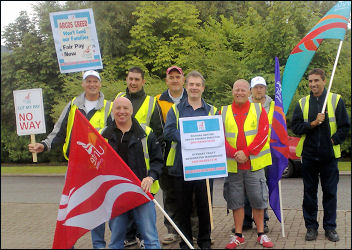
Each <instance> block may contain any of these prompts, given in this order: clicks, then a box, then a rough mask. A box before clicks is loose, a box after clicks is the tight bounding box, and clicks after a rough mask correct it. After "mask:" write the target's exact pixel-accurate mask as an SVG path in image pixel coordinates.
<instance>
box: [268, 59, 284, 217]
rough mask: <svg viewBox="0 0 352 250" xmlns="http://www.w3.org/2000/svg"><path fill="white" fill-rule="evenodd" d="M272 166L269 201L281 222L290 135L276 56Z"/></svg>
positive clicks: (269, 172) (271, 148) (271, 147)
mask: <svg viewBox="0 0 352 250" xmlns="http://www.w3.org/2000/svg"><path fill="white" fill-rule="evenodd" d="M270 151H271V158H272V162H273V163H272V166H271V167H268V173H267V174H268V188H269V203H270V207H271V208H272V209H273V212H274V213H275V215H276V217H277V219H278V220H279V221H280V222H281V213H280V195H279V185H278V183H279V181H280V179H281V177H282V173H283V172H284V170H285V168H286V167H287V163H288V160H287V158H288V154H289V151H288V135H287V127H286V118H285V113H284V111H283V106H282V94H281V83H280V66H279V59H278V58H277V57H275V108H274V115H273V122H272V127H271V135H270Z"/></svg>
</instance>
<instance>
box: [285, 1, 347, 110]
mask: <svg viewBox="0 0 352 250" xmlns="http://www.w3.org/2000/svg"><path fill="white" fill-rule="evenodd" d="M350 12H351V2H350V1H348V2H347V1H339V2H338V3H337V4H336V5H335V6H334V7H332V9H331V10H330V11H329V12H328V13H326V15H325V16H324V17H323V18H322V19H320V21H319V22H318V23H317V24H316V25H315V26H314V27H313V28H312V29H311V30H310V31H309V32H308V34H307V35H306V36H305V37H304V38H303V39H302V40H301V41H300V42H299V43H298V44H297V45H296V47H294V49H293V50H292V51H291V54H290V56H289V57H288V60H287V63H286V66H285V70H284V74H283V77H282V97H283V106H284V112H285V114H287V111H288V108H289V106H290V104H291V101H292V98H293V95H294V94H295V92H296V88H297V86H298V83H299V82H300V81H301V79H302V76H303V74H304V72H305V71H306V69H307V67H308V65H309V64H310V62H311V60H312V58H313V56H314V54H315V52H316V51H317V49H318V48H319V45H320V44H321V42H322V41H323V40H324V39H329V38H330V39H339V40H343V39H344V36H345V33H346V29H347V23H348V19H349V16H350Z"/></svg>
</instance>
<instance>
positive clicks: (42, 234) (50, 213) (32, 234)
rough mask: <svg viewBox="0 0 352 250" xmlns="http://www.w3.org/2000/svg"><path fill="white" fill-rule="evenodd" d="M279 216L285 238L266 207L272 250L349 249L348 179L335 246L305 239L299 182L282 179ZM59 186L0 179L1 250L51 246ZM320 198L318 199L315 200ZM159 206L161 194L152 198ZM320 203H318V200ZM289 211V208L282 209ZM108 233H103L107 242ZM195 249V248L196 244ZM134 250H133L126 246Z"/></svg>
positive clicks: (218, 186) (220, 214)
mask: <svg viewBox="0 0 352 250" xmlns="http://www.w3.org/2000/svg"><path fill="white" fill-rule="evenodd" d="M282 182H283V183H282V187H283V188H282V189H283V204H284V215H285V235H286V237H282V233H281V225H280V224H279V222H278V220H276V219H275V215H274V214H273V211H272V210H271V209H269V210H268V213H269V217H270V220H269V228H270V231H269V233H268V236H269V237H270V238H271V239H272V240H273V242H274V249H307V248H309V249H351V178H350V176H341V178H340V183H339V194H338V195H339V202H338V211H337V225H338V227H337V232H338V234H339V236H340V241H339V242H330V241H328V240H327V239H326V238H325V236H324V230H323V229H322V227H321V226H320V227H319V229H318V232H319V234H318V238H317V240H316V241H305V240H304V235H305V232H306V229H305V226H304V220H303V216H302V209H301V202H302V198H301V197H302V194H303V190H302V188H303V187H302V186H303V185H302V180H301V179H299V178H297V179H284V180H283V181H282ZM222 183H223V181H222V180H220V179H218V180H216V181H215V186H214V205H215V206H214V209H213V217H214V230H213V231H212V236H211V237H212V238H213V239H214V245H213V246H212V248H214V249H223V248H224V247H225V245H226V243H227V242H228V241H229V235H230V234H231V228H232V227H233V219H232V216H231V214H229V215H226V207H225V201H224V199H223V198H222ZM63 185H64V177H63V176H57V177H29V176H27V177H10V176H2V177H1V248H2V249H3V248H4V249H14V248H17V249H48V248H51V246H52V241H53V236H54V232H55V224H56V217H57V211H58V210H57V209H58V201H59V198H60V194H61V191H62V188H63ZM320 197H321V196H320ZM156 199H157V200H158V202H159V203H161V204H162V202H161V193H159V194H158V195H157V197H156ZM320 203H321V202H320ZM288 207H294V208H288ZM322 220H323V211H322V210H321V206H319V212H318V221H319V224H320V225H322ZM157 228H158V233H159V238H162V236H163V235H165V234H166V228H165V226H164V225H163V215H162V213H161V212H160V211H159V210H158V209H157ZM244 236H245V239H246V244H244V245H241V246H240V247H239V249H263V247H262V246H261V245H259V244H258V243H256V238H257V234H256V229H255V228H254V229H253V230H249V231H245V232H244ZM109 238H110V231H109V230H106V240H107V242H109ZM91 247H92V244H91V237H90V234H89V233H87V234H85V235H84V236H82V237H81V238H80V239H79V240H78V241H77V242H76V244H75V248H76V249H88V248H91ZM196 247H197V246H196ZM129 248H130V249H132V248H133V249H135V248H137V247H136V246H133V247H129ZM162 248H164V249H178V248H179V245H178V242H176V243H173V244H170V245H163V246H162Z"/></svg>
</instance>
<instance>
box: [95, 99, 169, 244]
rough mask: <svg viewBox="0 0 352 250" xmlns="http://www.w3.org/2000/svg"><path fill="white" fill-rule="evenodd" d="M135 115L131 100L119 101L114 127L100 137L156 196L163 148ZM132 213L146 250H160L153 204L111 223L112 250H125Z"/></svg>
mask: <svg viewBox="0 0 352 250" xmlns="http://www.w3.org/2000/svg"><path fill="white" fill-rule="evenodd" d="M132 113H133V108H132V103H131V101H130V100H129V99H127V98H125V97H118V98H116V99H115V101H114V105H113V109H112V114H113V115H114V123H112V124H110V125H109V126H107V127H106V128H104V129H103V130H102V131H100V133H101V135H102V136H103V137H105V138H106V139H107V140H108V143H109V144H110V145H111V147H112V148H113V149H114V150H115V151H116V152H117V153H118V154H119V155H120V157H121V158H122V159H123V160H124V161H125V162H126V163H127V164H128V166H129V168H130V169H131V170H132V171H133V173H134V174H135V175H136V176H137V177H138V178H139V179H140V180H141V188H142V189H143V190H144V191H145V192H147V191H148V192H151V193H152V191H153V185H154V184H155V182H156V181H157V179H158V178H159V176H160V174H161V169H162V167H163V156H162V152H161V146H160V144H159V142H158V141H157V139H156V137H155V135H154V133H153V131H152V129H151V128H150V127H148V126H147V127H144V128H143V127H142V126H141V125H140V123H139V122H138V121H137V120H136V119H135V118H134V117H132ZM130 213H132V214H133V218H134V219H135V220H136V222H137V223H136V224H137V229H138V232H139V233H140V234H141V238H142V239H143V241H144V246H145V248H146V249H160V243H159V237H158V231H157V228H156V211H155V206H154V203H153V201H149V202H147V203H145V204H143V205H141V206H138V207H135V208H133V209H131V210H129V211H127V212H125V213H123V214H121V215H119V216H117V217H115V218H113V219H111V220H110V221H109V226H110V229H111V240H110V244H109V248H110V249H123V248H124V245H125V244H124V240H125V238H126V233H127V232H126V231H127V230H126V229H127V226H128V222H129V214H130Z"/></svg>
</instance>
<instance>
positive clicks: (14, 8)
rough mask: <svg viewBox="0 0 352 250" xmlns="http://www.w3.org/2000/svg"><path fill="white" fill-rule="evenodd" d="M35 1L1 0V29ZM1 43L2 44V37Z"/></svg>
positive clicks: (30, 12) (29, 10)
mask: <svg viewBox="0 0 352 250" xmlns="http://www.w3.org/2000/svg"><path fill="white" fill-rule="evenodd" d="M36 2H38V1H1V31H3V29H4V27H5V26H7V25H8V24H10V23H13V22H14V21H15V20H16V18H17V17H18V16H19V13H20V11H22V10H25V11H27V13H28V14H29V17H30V18H31V17H32V15H31V14H32V13H33V10H32V7H31V5H32V4H34V3H36ZM348 28H349V29H350V28H351V23H349V24H348ZM1 44H2V45H3V44H4V42H3V40H2V38H1Z"/></svg>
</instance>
